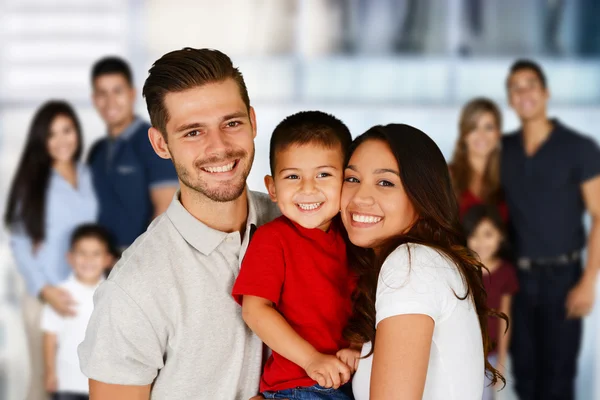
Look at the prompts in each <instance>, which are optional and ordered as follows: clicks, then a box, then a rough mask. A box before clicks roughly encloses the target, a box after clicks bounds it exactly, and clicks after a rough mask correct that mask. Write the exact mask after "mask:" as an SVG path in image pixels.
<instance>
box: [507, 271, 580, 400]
mask: <svg viewBox="0 0 600 400" xmlns="http://www.w3.org/2000/svg"><path fill="white" fill-rule="evenodd" d="M581 273H582V270H581V265H580V263H579V262H576V263H572V264H568V265H532V267H531V269H530V270H528V271H523V270H519V271H518V277H519V285H520V288H519V292H518V293H517V294H516V295H515V297H514V299H513V317H512V321H511V322H510V323H511V326H512V329H513V336H512V342H511V357H512V361H513V373H514V377H515V380H516V385H515V386H516V387H515V388H516V391H517V394H518V396H519V399H520V400H542V399H543V400H573V399H574V398H575V394H574V392H575V389H574V384H575V375H576V372H577V371H576V370H577V356H578V353H579V347H580V344H581V333H582V321H581V319H569V320H568V319H566V307H565V304H566V300H567V294H568V293H569V290H571V289H572V288H573V287H574V286H575V284H576V283H577V282H578V281H579V278H580V277H581Z"/></svg>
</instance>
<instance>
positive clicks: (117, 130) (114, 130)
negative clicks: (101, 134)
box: [108, 114, 135, 138]
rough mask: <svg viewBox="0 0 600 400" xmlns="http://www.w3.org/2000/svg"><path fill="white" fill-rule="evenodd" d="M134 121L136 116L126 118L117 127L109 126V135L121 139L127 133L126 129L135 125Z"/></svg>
mask: <svg viewBox="0 0 600 400" xmlns="http://www.w3.org/2000/svg"><path fill="white" fill-rule="evenodd" d="M134 120H135V115H133V114H131V115H130V116H129V117H127V118H125V119H124V120H123V121H120V122H119V123H117V124H115V125H112V126H109V127H108V134H109V135H110V137H112V138H116V137H119V136H120V135H121V134H122V133H123V132H124V131H125V129H127V127H128V126H129V125H131V124H132V123H133V121H134Z"/></svg>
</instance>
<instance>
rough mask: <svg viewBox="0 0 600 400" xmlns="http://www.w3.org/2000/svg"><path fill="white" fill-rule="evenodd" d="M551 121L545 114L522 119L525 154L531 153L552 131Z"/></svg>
mask: <svg viewBox="0 0 600 400" xmlns="http://www.w3.org/2000/svg"><path fill="white" fill-rule="evenodd" d="M552 128H553V126H552V122H551V121H550V120H549V119H548V118H547V117H546V116H545V115H543V116H541V117H539V118H532V119H530V120H527V121H523V144H524V145H525V150H526V152H527V154H533V153H535V152H536V151H537V149H538V148H539V147H540V145H541V144H542V143H544V142H545V141H546V139H548V137H549V136H550V133H551V132H552Z"/></svg>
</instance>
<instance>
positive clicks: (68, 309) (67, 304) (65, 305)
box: [41, 285, 76, 317]
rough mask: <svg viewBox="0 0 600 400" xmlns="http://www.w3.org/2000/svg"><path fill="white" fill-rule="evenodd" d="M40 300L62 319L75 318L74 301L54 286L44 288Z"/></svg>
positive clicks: (62, 290) (69, 295)
mask: <svg viewBox="0 0 600 400" xmlns="http://www.w3.org/2000/svg"><path fill="white" fill-rule="evenodd" d="M41 296H42V299H43V300H44V301H45V302H46V303H48V304H50V306H51V307H52V308H53V309H54V311H56V312H57V313H59V314H60V315H61V316H63V317H73V316H75V314H76V312H75V308H74V307H75V305H76V303H75V300H73V297H71V294H70V293H69V292H67V291H66V290H64V289H61V288H59V287H56V286H50V285H47V286H44V288H43V289H42V291H41Z"/></svg>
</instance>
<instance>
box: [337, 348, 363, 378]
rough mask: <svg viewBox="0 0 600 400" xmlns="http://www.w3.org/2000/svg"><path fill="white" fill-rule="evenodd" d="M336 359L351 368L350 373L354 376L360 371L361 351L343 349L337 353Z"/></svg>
mask: <svg viewBox="0 0 600 400" xmlns="http://www.w3.org/2000/svg"><path fill="white" fill-rule="evenodd" d="M336 357H337V358H339V359H340V361H342V362H343V363H345V364H346V365H347V366H348V368H350V373H352V374H354V373H355V372H356V370H357V369H358V361H359V359H360V351H359V350H356V349H342V350H340V351H338V352H337V353H336Z"/></svg>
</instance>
